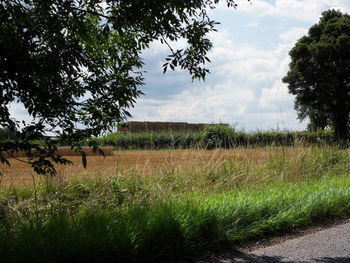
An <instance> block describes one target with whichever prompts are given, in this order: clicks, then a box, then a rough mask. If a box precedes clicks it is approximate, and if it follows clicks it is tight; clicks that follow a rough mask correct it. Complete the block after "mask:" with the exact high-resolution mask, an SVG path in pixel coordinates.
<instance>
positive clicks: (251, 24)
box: [247, 22, 260, 27]
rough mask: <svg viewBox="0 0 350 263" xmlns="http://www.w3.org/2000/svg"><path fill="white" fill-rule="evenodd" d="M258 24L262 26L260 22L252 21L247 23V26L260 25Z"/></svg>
mask: <svg viewBox="0 0 350 263" xmlns="http://www.w3.org/2000/svg"><path fill="white" fill-rule="evenodd" d="M258 26H260V23H259V22H251V23H249V24H248V25H247V27H258Z"/></svg>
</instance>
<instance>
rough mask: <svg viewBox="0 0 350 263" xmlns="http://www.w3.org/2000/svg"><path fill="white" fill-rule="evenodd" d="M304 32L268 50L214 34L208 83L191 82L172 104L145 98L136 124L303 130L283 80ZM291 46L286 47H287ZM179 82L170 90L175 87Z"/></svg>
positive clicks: (224, 33) (295, 31)
mask: <svg viewBox="0 0 350 263" xmlns="http://www.w3.org/2000/svg"><path fill="white" fill-rule="evenodd" d="M301 33H302V30H299V29H293V28H292V29H290V31H286V32H283V33H282V35H281V36H280V39H283V40H284V41H282V42H280V43H279V44H277V46H276V47H275V48H273V49H269V50H264V49H261V48H259V47H257V46H255V45H252V44H239V43H235V42H234V41H233V40H232V37H231V36H230V34H229V33H228V32H227V31H225V30H224V31H221V32H216V33H215V34H211V36H210V37H211V39H212V40H213V42H214V47H215V48H214V50H213V51H212V52H211V54H210V59H211V60H212V64H211V65H210V69H211V72H212V74H211V75H209V76H208V79H207V82H206V83H204V84H203V83H202V82H200V83H198V82H196V83H192V84H188V85H186V86H184V87H183V88H182V90H181V91H180V92H178V93H177V94H175V95H173V96H171V97H169V98H167V99H162V98H159V99H154V98H148V97H147V96H145V97H142V98H141V99H139V100H138V102H137V103H136V106H135V109H134V110H133V112H132V113H133V116H134V119H135V120H151V121H152V120H153V121H159V120H160V121H187V122H207V123H210V122H220V121H221V122H226V123H230V124H234V123H236V122H238V124H239V126H243V127H244V128H245V129H247V130H256V129H273V128H281V129H294V130H295V129H302V128H303V127H305V124H301V125H300V124H299V121H298V120H296V113H295V112H294V110H293V96H291V95H290V94H289V93H288V90H287V88H286V86H285V85H283V84H282V81H281V78H282V77H283V76H284V75H285V73H286V72H287V70H288V63H289V57H288V52H289V50H290V48H291V47H292V45H293V43H292V42H294V41H295V40H297V38H298V37H299V35H300V34H301ZM284 42H286V43H284ZM176 85H177V83H176V79H173V81H169V82H168V86H167V89H171V88H172V86H174V87H176Z"/></svg>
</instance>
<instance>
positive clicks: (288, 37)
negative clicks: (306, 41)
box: [280, 27, 308, 45]
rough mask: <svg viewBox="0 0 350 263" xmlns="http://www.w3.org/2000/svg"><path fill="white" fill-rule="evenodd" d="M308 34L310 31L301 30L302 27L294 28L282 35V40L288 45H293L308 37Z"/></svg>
mask: <svg viewBox="0 0 350 263" xmlns="http://www.w3.org/2000/svg"><path fill="white" fill-rule="evenodd" d="M307 32H308V29H306V28H301V27H292V28H291V29H290V30H288V31H286V32H284V33H282V34H281V35H280V39H281V40H282V41H283V42H286V43H292V44H293V45H294V44H295V42H296V41H297V40H298V39H299V38H301V37H302V36H304V35H306V34H307Z"/></svg>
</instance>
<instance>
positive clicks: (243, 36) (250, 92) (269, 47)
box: [10, 0, 350, 131]
mask: <svg viewBox="0 0 350 263" xmlns="http://www.w3.org/2000/svg"><path fill="white" fill-rule="evenodd" d="M236 3H237V4H238V7H237V9H236V10H235V9H233V8H230V9H228V8H227V7H226V5H225V1H221V4H219V6H218V8H217V9H215V10H211V11H210V12H211V17H212V18H213V19H215V20H217V21H219V22H221V25H219V26H218V27H217V29H218V30H219V31H218V32H215V33H212V34H210V36H209V37H210V39H211V40H212V42H213V44H214V48H213V49H212V51H211V52H210V54H209V58H210V60H211V63H210V64H208V65H207V66H208V68H209V69H210V70H211V74H210V75H208V76H207V78H206V82H202V81H201V82H199V81H194V82H192V81H191V77H190V76H189V74H188V73H187V72H182V71H179V70H176V71H174V72H173V71H168V72H167V73H166V74H165V75H163V73H162V72H163V69H162V64H163V63H164V60H165V57H166V56H167V55H168V54H169V50H168V48H167V47H166V46H165V45H161V44H160V43H159V42H156V43H153V44H152V45H151V47H150V49H148V50H146V51H145V52H144V53H143V58H144V62H145V63H146V65H145V68H144V69H145V70H146V71H147V73H146V74H145V76H144V77H145V83H146V84H145V85H144V86H142V87H140V88H141V90H142V91H143V92H144V93H145V95H143V96H141V97H140V98H139V99H138V100H137V102H136V104H135V107H134V108H133V109H131V113H132V115H133V118H131V119H130V120H138V121H185V122H191V123H199V122H200V123H217V122H224V123H229V124H231V125H232V126H236V127H237V128H238V129H244V130H247V131H256V130H271V129H282V130H284V129H288V130H303V129H305V127H306V125H307V121H304V122H302V123H300V122H299V120H297V119H296V112H295V111H294V107H293V106H294V98H293V96H292V95H290V94H289V93H288V90H287V87H286V85H285V84H283V83H282V81H281V79H282V77H283V76H284V75H285V74H286V73H287V71H288V64H289V61H290V59H289V56H288V52H289V51H290V49H291V48H292V47H293V46H294V44H295V42H296V41H297V40H298V39H299V38H300V37H301V36H303V35H305V34H306V33H307V30H308V28H310V27H311V26H312V25H313V24H315V23H316V22H317V21H318V18H319V16H320V15H321V13H322V11H325V10H328V9H330V8H335V9H340V10H341V11H343V12H347V13H350V0H251V4H250V3H248V1H246V0H237V1H236ZM185 45H186V43H185V42H183V41H180V42H178V43H176V44H175V47H179V48H181V47H183V46H185ZM10 112H11V114H12V116H13V117H15V118H16V119H18V120H23V119H24V120H27V121H28V120H29V119H30V118H29V116H28V114H27V113H26V111H25V109H24V107H23V105H21V104H18V103H13V104H11V108H10Z"/></svg>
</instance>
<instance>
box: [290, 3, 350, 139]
mask: <svg viewBox="0 0 350 263" xmlns="http://www.w3.org/2000/svg"><path fill="white" fill-rule="evenodd" d="M349 50H350V16H349V15H348V14H343V13H342V12H340V10H338V11H336V10H334V9H333V10H328V11H325V12H323V13H322V16H321V17H320V19H319V21H318V23H317V24H315V25H313V26H312V27H311V28H310V29H309V32H308V34H307V35H306V36H303V37H302V38H300V39H299V40H298V41H297V43H296V44H295V46H294V47H293V48H292V50H291V51H290V53H289V55H290V57H291V63H290V64H289V71H288V73H287V75H286V76H285V77H284V78H283V82H285V83H287V84H288V89H289V92H290V93H291V94H293V95H295V109H296V110H297V111H298V117H299V119H301V120H303V119H305V118H307V117H309V119H310V124H309V129H310V130H315V129H317V128H321V129H324V128H325V127H327V126H328V127H332V128H334V133H335V137H336V138H337V139H338V141H339V142H341V141H342V140H344V141H346V140H347V139H349V134H350V133H349V132H350V130H349V121H350V118H349V116H350V115H349V114H350V93H349V84H350V74H349V61H350V51H349Z"/></svg>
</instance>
